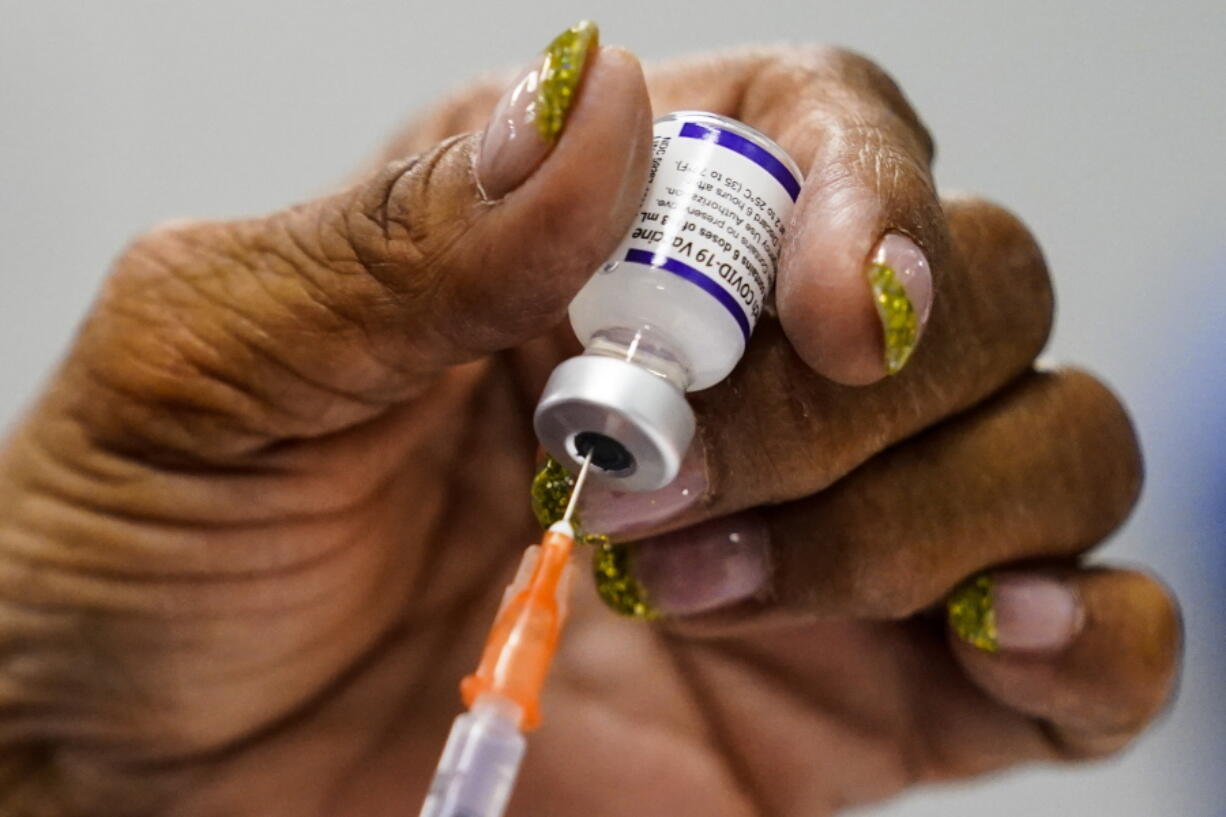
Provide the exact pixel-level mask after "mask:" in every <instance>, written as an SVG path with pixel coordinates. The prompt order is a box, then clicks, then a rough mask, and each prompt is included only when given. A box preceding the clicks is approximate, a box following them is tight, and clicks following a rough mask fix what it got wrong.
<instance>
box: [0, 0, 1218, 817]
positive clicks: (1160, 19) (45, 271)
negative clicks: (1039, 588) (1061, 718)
mask: <svg viewBox="0 0 1226 817" xmlns="http://www.w3.org/2000/svg"><path fill="white" fill-rule="evenodd" d="M582 17H590V18H592V19H595V20H597V21H598V22H599V23H600V24H601V29H602V39H603V40H604V41H605V42H610V43H620V44H624V45H627V46H629V47H631V48H632V49H634V50H635V51H637V52H638V53H639V54H641V55H642V56H644V57H646V58H649V59H650V58H664V57H669V56H673V55H678V54H684V53H692V52H697V51H702V50H706V49H712V48H719V47H722V46H730V45H736V44H741V43H745V42H764V41H766V42H769V41H782V40H792V41H815V42H829V43H837V44H842V45H846V46H850V47H852V48H854V49H856V50H859V51H862V52H863V53H865V54H867V55H869V56H871V57H872V58H874V59H875V60H876V61H877V62H879V63H880V64H882V65H883V66H884V67H885V68H886V69H887V70H889V71H890V72H891V73H892V74H893V75H894V76H895V78H896V79H897V80H898V81H899V83H900V84H901V85H902V86H903V88H904V89H905V91H906V92H907V94H908V95H909V96H910V98H911V100H912V101H913V103H914V104H915V106H916V107H917V108H918V110H919V111H920V113H921V114H922V116H923V117H924V119H925V120H926V121H927V123H928V124H929V126H930V127H931V128H932V130H933V132H934V133H935V135H936V137H937V140H938V143H939V151H938V153H939V157H938V174H937V175H938V179H939V182H940V184H941V186H942V188H943V189H945V190H947V191H948V190H955V189H960V190H975V191H978V192H981V193H983V194H985V195H987V196H989V197H991V198H994V199H996V200H998V201H1000V202H1003V203H1005V204H1007V205H1008V206H1009V207H1011V208H1013V209H1014V210H1015V211H1016V212H1018V213H1020V214H1021V216H1022V217H1023V218H1024V219H1025V220H1026V221H1027V222H1028V223H1029V224H1030V226H1031V227H1032V228H1033V229H1034V231H1035V232H1036V233H1037V235H1038V236H1039V238H1040V241H1041V242H1042V244H1043V246H1044V248H1045V250H1046V252H1047V255H1048V259H1049V261H1050V264H1051V267H1052V270H1053V273H1054V275H1055V280H1056V289H1057V294H1058V300H1059V316H1058V322H1057V326H1056V333H1055V337H1054V339H1053V341H1052V343H1051V345H1050V347H1049V350H1048V357H1049V358H1050V359H1052V360H1058V361H1075V362H1078V363H1080V364H1082V365H1085V366H1087V367H1089V368H1092V369H1094V370H1095V371H1096V372H1098V373H1099V374H1101V375H1102V376H1104V377H1105V378H1106V380H1107V381H1108V382H1110V383H1111V384H1112V385H1113V386H1114V387H1115V388H1116V389H1117V390H1118V391H1119V392H1120V393H1121V394H1122V395H1123V396H1124V399H1125V400H1126V402H1127V403H1128V404H1129V405H1130V406H1131V408H1132V411H1133V414H1134V417H1135V419H1136V422H1137V424H1138V426H1139V428H1140V433H1141V438H1142V442H1143V443H1144V446H1145V449H1146V454H1147V459H1148V484H1147V489H1146V492H1145V495H1144V498H1143V500H1142V502H1141V505H1140V507H1139V508H1138V510H1137V512H1136V514H1135V516H1134V517H1133V519H1132V520H1131V522H1130V523H1129V524H1128V526H1127V527H1126V528H1125V529H1124V530H1123V531H1122V532H1121V534H1120V535H1118V536H1117V537H1116V538H1115V540H1114V541H1113V542H1112V544H1111V545H1110V547H1109V548H1108V550H1107V551H1106V553H1105V554H1104V557H1105V558H1110V559H1112V560H1115V561H1128V562H1144V563H1145V564H1147V565H1149V566H1150V567H1151V568H1153V569H1154V570H1156V571H1157V573H1158V574H1160V575H1161V576H1162V577H1163V578H1164V579H1165V580H1166V581H1167V582H1169V583H1170V584H1171V585H1173V586H1174V587H1175V588H1176V590H1177V592H1178V593H1179V595H1180V597H1181V598H1182V601H1183V604H1184V608H1185V613H1186V616H1187V652H1188V656H1187V665H1186V673H1185V676H1184V679H1183V683H1182V691H1181V694H1180V697H1179V701H1178V703H1177V705H1176V706H1175V708H1174V709H1173V710H1172V711H1171V712H1170V713H1169V714H1168V715H1167V716H1166V717H1165V718H1164V719H1163V720H1162V722H1161V723H1160V724H1159V726H1158V727H1157V728H1156V729H1154V730H1153V731H1152V732H1151V733H1150V734H1148V735H1147V736H1146V737H1145V738H1144V739H1143V740H1142V741H1141V742H1140V743H1139V744H1138V745H1137V746H1136V747H1135V748H1133V749H1132V750H1131V751H1129V752H1127V753H1126V754H1125V755H1123V756H1122V757H1119V758H1116V759H1113V760H1111V761H1108V762H1106V763H1100V764H1096V765H1094V766H1091V767H1089V768H1079V769H1076V770H1069V769H1058V768H1034V769H1027V770H1024V771H1021V772H1015V773H1011V774H1008V775H1004V776H1002V777H1000V778H997V779H994V780H990V781H986V782H979V783H975V784H972V785H968V786H960V787H946V788H935V789H925V790H922V791H919V792H916V793H913V794H910V795H909V796H907V797H905V798H903V799H901V800H899V801H896V802H895V803H892V804H890V805H889V806H886V807H883V808H878V809H875V810H872V812H873V813H874V814H881V815H888V817H927V815H932V816H933V817H936V816H937V815H939V816H940V817H955V816H956V815H968V817H970V815H975V816H976V817H978V816H979V815H985V814H991V815H994V816H995V817H1015V816H1016V817H1021V816H1022V815H1026V817H1034V815H1089V814H1093V815H1112V817H1154V816H1155V815H1162V816H1163V817H1166V816H1167V815H1170V816H1171V817H1222V815H1226V774H1223V772H1224V771H1226V761H1224V758H1226V704H1224V703H1223V697H1224V695H1223V694H1224V693H1226V635H1223V632H1224V630H1226V593H1223V592H1222V588H1223V587H1224V586H1226V547H1224V545H1226V443H1224V442H1223V440H1224V438H1226V153H1224V150H1226V48H1223V42H1224V41H1226V3H1223V2H1222V0H1203V2H1182V3H1181V2H1171V3H1163V4H1156V3H1152V2H1147V1H1146V0H1141V1H1140V2H1135V1H1134V0H1092V1H1090V0H1083V1H1082V2H1077V3H1069V2H1055V0H1052V1H1051V2H1038V1H1037V0H1027V2H992V3H966V2H953V0H948V1H946V2H910V3H888V2H874V1H872V0H860V1H859V2H855V3H846V2H844V3H834V2H822V1H821V0H807V2H802V1H795V2H769V3H766V2H759V3H753V4H747V3H745V2H742V1H738V0H706V2H704V3H702V4H701V6H696V5H694V4H688V3H665V2H656V3H651V4H645V3H644V4H639V3H633V2H620V3H618V2H611V1H610V0H595V1H594V2H589V3H574V2H563V0H525V2H523V3H521V4H518V5H514V4H510V3H497V4H495V3H489V2H469V1H468V0H449V2H446V3H437V4H424V3H415V2H406V0H346V2H341V0H335V2H315V1H314V0H295V1H294V2H288V0H210V2H207V3H206V2H176V3H167V2H156V1H155V0H144V1H143V2H139V1H137V0H108V1H107V2H80V1H79V0H78V1H77V2H69V1H68V0H39V2H37V3H33V2H18V1H17V0H0V349H3V352H0V383H2V384H3V389H2V390H0V422H3V423H5V424H8V423H11V422H12V421H13V420H14V419H15V418H16V417H17V416H18V414H19V412H20V411H21V409H22V407H23V406H24V405H25V404H26V403H27V401H28V400H29V399H30V398H31V396H32V395H33V393H34V390H35V389H36V388H37V387H38V386H39V384H40V382H41V381H42V380H43V379H44V378H45V377H46V375H47V372H48V370H49V368H50V367H51V366H52V365H53V364H54V362H55V361H56V359H57V358H58V356H59V355H60V354H61V353H62V352H63V350H64V347H65V344H66V343H67V342H68V340H69V338H70V337H71V334H72V332H73V327H74V325H75V324H76V322H77V321H78V320H79V318H80V316H81V314H82V312H83V311H84V310H85V309H86V307H87V306H88V304H89V301H90V299H91V297H92V292H93V291H94V289H95V288H96V286H97V285H98V282H99V281H100V279H101V278H102V276H103V275H104V273H105V272H106V268H107V265H108V263H109V259H110V258H111V257H112V256H114V254H115V253H116V252H117V250H118V249H119V248H120V247H121V246H122V245H123V244H124V243H125V241H126V240H127V239H128V238H130V237H131V236H133V235H134V234H135V233H137V232H139V231H140V230H142V229H143V228H145V227H147V226H149V225H151V224H153V223H155V222H157V221H160V220H163V219H166V218H169V217H173V216H230V215H243V214H250V213H255V212H259V211H263V210H267V209H271V208H275V207H279V206H281V205H284V204H286V203H290V202H293V201H295V200H298V199H302V198H305V197H310V196H312V195H314V194H316V193H318V192H319V191H321V190H322V189H324V188H325V187H326V186H327V185H328V184H330V183H331V182H333V181H334V180H337V179H339V178H341V177H343V176H344V175H345V174H346V173H347V172H349V171H350V170H352V169H353V168H354V167H355V166H357V165H358V164H359V163H360V162H361V161H362V160H363V158H364V157H366V156H367V155H368V154H369V153H370V152H371V151H373V150H374V149H375V147H376V146H377V145H378V144H379V143H380V141H381V139H382V138H383V136H384V135H385V134H387V132H388V131H390V130H391V129H392V128H393V127H394V126H396V125H397V124H398V123H400V122H402V121H403V120H404V119H405V117H406V115H408V114H409V113H410V112H412V111H413V110H414V109H416V108H417V107H419V106H421V105H424V104H426V103H428V102H429V101H430V100H432V99H434V98H435V97H437V96H438V95H439V94H440V93H443V92H446V91H448V90H450V89H452V88H454V87H456V86H458V85H459V84H461V83H462V82H463V81H464V79H465V78H466V77H468V76H470V75H472V74H473V73H475V72H479V71H483V70H487V69H491V68H503V67H509V66H516V65H519V64H522V63H524V62H526V60H527V59H528V58H529V57H530V56H531V55H532V54H534V53H535V52H536V51H537V50H538V49H539V48H541V47H542V46H543V45H544V43H545V42H546V41H547V40H548V38H549V37H551V36H552V35H553V34H554V33H556V31H558V30H560V29H561V28H562V27H564V26H566V25H569V24H570V23H572V22H574V21H576V20H578V19H580V18H582Z"/></svg>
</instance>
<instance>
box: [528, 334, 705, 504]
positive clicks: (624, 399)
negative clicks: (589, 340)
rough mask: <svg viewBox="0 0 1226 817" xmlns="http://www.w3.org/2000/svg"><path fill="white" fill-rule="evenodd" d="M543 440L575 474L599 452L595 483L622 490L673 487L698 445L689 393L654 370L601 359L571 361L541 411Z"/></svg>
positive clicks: (552, 380) (549, 388)
mask: <svg viewBox="0 0 1226 817" xmlns="http://www.w3.org/2000/svg"><path fill="white" fill-rule="evenodd" d="M534 421H535V426H536V436H537V438H538V439H539V440H540V441H541V445H543V446H544V447H545V450H546V451H548V452H549V453H550V454H551V455H552V456H553V458H554V459H556V460H557V461H558V462H559V463H561V464H562V465H563V466H564V467H566V468H567V469H569V470H571V471H576V470H578V469H579V467H580V466H581V465H582V464H583V459H584V457H585V456H586V455H587V453H588V451H593V455H592V468H591V470H590V471H589V473H588V479H590V480H593V481H595V482H599V483H602V484H604V485H606V486H608V487H610V488H615V489H617V490H620V491H653V490H656V489H657V488H663V487H664V486H665V485H668V484H669V483H670V482H672V481H673V480H674V479H675V478H676V476H677V472H678V471H679V470H680V468H681V459H682V457H684V456H685V452H686V450H687V449H688V448H689V447H690V442H691V441H692V440H693V439H694V425H695V423H694V411H693V409H691V408H690V404H689V403H688V402H687V401H686V399H685V395H684V394H683V393H682V392H681V390H680V389H678V388H677V387H676V386H674V385H673V384H672V383H669V382H668V381H667V380H665V379H664V378H662V377H659V376H657V375H654V374H652V373H651V372H649V371H647V370H646V369H644V368H642V367H640V366H636V365H635V364H633V363H629V362H627V361H625V360H619V359H618V358H615V357H604V356H601V355H581V356H579V357H573V358H571V359H570V360H567V361H564V362H563V363H562V364H561V365H559V366H558V367H557V368H556V369H554V370H553V374H552V375H550V376H549V382H548V383H546V384H545V391H544V392H543V393H542V394H541V400H540V402H539V403H537V406H536V416H535V418H534Z"/></svg>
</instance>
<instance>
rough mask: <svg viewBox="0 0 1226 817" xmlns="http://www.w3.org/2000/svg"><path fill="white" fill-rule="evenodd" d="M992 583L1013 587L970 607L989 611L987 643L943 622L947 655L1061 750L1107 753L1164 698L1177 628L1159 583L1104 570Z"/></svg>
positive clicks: (1175, 661)
mask: <svg viewBox="0 0 1226 817" xmlns="http://www.w3.org/2000/svg"><path fill="white" fill-rule="evenodd" d="M993 580H994V581H996V582H999V581H1001V580H1004V581H1008V582H1011V583H1013V585H1014V588H1013V591H1011V592H1013V594H1014V598H1012V599H1004V598H1003V597H1001V596H1000V595H997V596H996V598H994V599H993V600H992V601H990V602H988V603H987V604H986V606H982V605H981V606H980V609H981V610H986V609H992V610H994V611H995V616H996V617H995V621H994V626H993V628H992V629H993V632H992V634H991V635H992V637H991V638H990V639H985V640H977V639H976V638H973V637H968V635H972V634H973V632H972V631H974V628H971V630H965V629H962V628H960V627H959V625H958V624H957V623H956V622H954V621H951V625H952V626H951V633H950V638H951V644H952V646H953V651H954V654H955V655H956V656H957V657H958V660H959V662H960V663H961V664H962V666H963V668H964V670H965V671H966V673H967V675H968V676H969V677H970V678H971V679H972V680H974V681H975V683H976V684H978V685H979V686H980V687H982V688H983V689H984V690H985V691H987V692H988V693H989V694H991V695H992V696H993V697H995V698H997V699H998V700H1000V701H1002V702H1003V703H1005V704H1007V705H1009V706H1011V707H1013V708H1016V709H1018V710H1019V711H1022V712H1024V713H1026V714H1028V715H1030V716H1032V717H1036V718H1040V719H1042V720H1044V721H1046V722H1048V723H1049V724H1050V732H1051V735H1052V736H1053V739H1054V740H1056V741H1057V743H1058V744H1059V747H1058V748H1059V749H1060V750H1061V751H1062V752H1067V753H1068V754H1070V755H1072V756H1086V755H1096V754H1102V753H1104V752H1106V751H1112V750H1114V749H1117V748H1119V747H1121V746H1123V745H1125V744H1126V743H1128V742H1129V741H1130V740H1131V739H1132V738H1134V737H1135V736H1136V734H1137V733H1139V732H1140V731H1141V730H1142V729H1143V728H1144V727H1145V725H1146V724H1148V723H1149V722H1150V721H1151V720H1152V719H1153V718H1154V717H1155V716H1156V715H1157V714H1158V713H1159V712H1160V711H1161V710H1162V708H1163V707H1164V706H1165V705H1166V703H1167V702H1168V701H1169V700H1170V699H1171V693H1172V691H1173V688H1174V683H1175V679H1176V677H1177V672H1178V666H1179V654H1180V647H1181V632H1182V630H1181V625H1180V615H1179V608H1178V605H1177V604H1176V602H1175V601H1174V597H1173V596H1172V595H1171V594H1170V593H1169V592H1168V591H1167V590H1166V589H1165V588H1164V587H1163V586H1162V585H1161V584H1160V583H1159V582H1157V581H1155V580H1154V579H1153V578H1151V577H1150V576H1147V575H1145V574H1143V573H1137V572H1133V571H1126V570H1110V569H1095V570H1070V571H1047V572H1009V573H1002V574H996V575H995V576H994V577H993ZM1060 595H1064V596H1067V599H1068V600H1069V603H1068V604H1066V603H1064V602H1062V601H1060V599H1059V598H1057V596H1060ZM1024 597H1025V598H1024ZM1074 598H1075V600H1076V601H1075V603H1073V602H1072V599H1074ZM979 618H980V620H982V616H980V617H979ZM1005 628H1009V632H1008V633H1007V634H1006V632H1005ZM975 632H978V631H975Z"/></svg>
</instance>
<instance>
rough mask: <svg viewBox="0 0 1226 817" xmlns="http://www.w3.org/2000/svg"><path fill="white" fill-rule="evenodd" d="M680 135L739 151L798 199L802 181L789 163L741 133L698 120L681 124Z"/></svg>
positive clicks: (794, 199) (793, 197)
mask: <svg viewBox="0 0 1226 817" xmlns="http://www.w3.org/2000/svg"><path fill="white" fill-rule="evenodd" d="M678 136H681V137H683V138H686V139H703V140H705V141H707V142H714V143H715V144H717V145H719V146H720V147H722V148H728V150H731V151H733V152H734V153H739V154H741V155H742V156H744V157H745V158H746V159H748V160H749V161H751V162H753V163H754V164H756V165H757V166H758V167H760V168H762V169H763V170H765V171H766V172H767V173H769V174H771V175H772V176H774V177H775V180H776V181H778V182H779V183H780V184H781V185H783V189H784V190H786V191H788V195H789V196H791V197H792V201H796V197H797V196H799V195H800V182H798V181H797V180H796V177H795V176H793V175H792V171H790V170H788V167H787V165H785V164H784V163H783V162H781V161H779V160H778V159H776V158H775V157H774V156H773V155H772V154H771V152H770V151H768V150H766V149H764V148H762V147H759V146H758V145H756V144H754V143H753V142H751V141H750V140H748V139H746V138H745V137H744V136H741V135H740V134H736V133H733V132H732V131H729V130H721V129H719V128H712V127H709V126H707V125H700V124H698V123H697V122H686V123H685V124H684V125H682V126H681V133H679V134H678Z"/></svg>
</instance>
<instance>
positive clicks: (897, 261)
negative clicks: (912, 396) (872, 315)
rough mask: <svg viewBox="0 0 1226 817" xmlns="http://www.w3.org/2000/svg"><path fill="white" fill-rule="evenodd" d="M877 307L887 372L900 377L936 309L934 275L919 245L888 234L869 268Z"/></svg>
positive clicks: (900, 236) (880, 244) (878, 246)
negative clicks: (931, 314)
mask: <svg viewBox="0 0 1226 817" xmlns="http://www.w3.org/2000/svg"><path fill="white" fill-rule="evenodd" d="M868 281H869V285H870V286H871V287H872V291H873V304H874V305H875V306H876V307H877V317H878V318H880V319H881V329H882V337H883V340H884V348H885V358H884V363H885V370H886V372H888V373H889V374H896V373H897V372H899V371H901V370H902V367H903V366H905V365H906V363H907V359H908V358H910V357H911V353H912V352H913V351H915V345H916V344H917V343H919V339H920V335H921V334H922V333H923V331H924V324H926V323H927V322H928V313H929V311H930V310H931V308H932V271H931V270H930V269H929V268H928V259H927V258H926V257H925V256H924V252H923V250H921V249H920V248H919V247H918V246H916V244H915V242H914V241H912V240H911V239H909V238H907V237H906V236H905V235H902V234H901V233H887V234H886V235H885V237H884V238H882V239H881V241H879V242H878V243H877V248H876V249H875V250H874V251H873V254H872V257H871V258H870V260H869V264H868Z"/></svg>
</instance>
